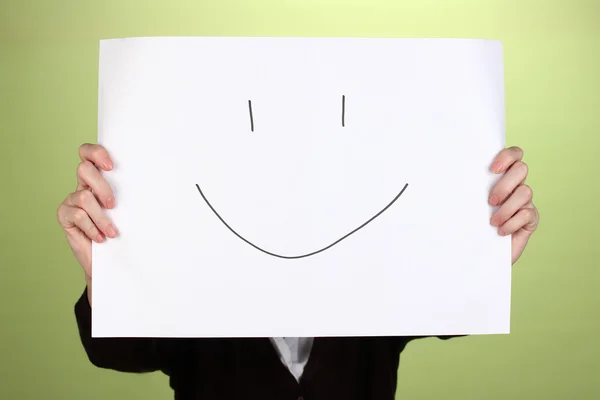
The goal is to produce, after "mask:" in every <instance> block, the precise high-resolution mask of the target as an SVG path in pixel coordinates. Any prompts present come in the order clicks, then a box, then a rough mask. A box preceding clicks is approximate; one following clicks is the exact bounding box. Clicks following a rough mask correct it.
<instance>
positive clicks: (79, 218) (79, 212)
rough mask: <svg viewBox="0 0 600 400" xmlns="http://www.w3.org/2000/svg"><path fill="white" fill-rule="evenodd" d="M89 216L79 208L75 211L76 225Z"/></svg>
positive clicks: (74, 219) (74, 220)
mask: <svg viewBox="0 0 600 400" xmlns="http://www.w3.org/2000/svg"><path fill="white" fill-rule="evenodd" d="M87 216H88V215H87V213H86V212H85V211H84V210H82V209H81V208H79V209H77V210H75V211H74V212H73V222H75V225H80V224H81V223H83V221H85V220H86V219H87Z"/></svg>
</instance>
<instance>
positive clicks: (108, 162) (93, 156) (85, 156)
mask: <svg viewBox="0 0 600 400" xmlns="http://www.w3.org/2000/svg"><path fill="white" fill-rule="evenodd" d="M79 158H81V161H89V162H91V163H92V164H94V165H96V166H97V167H98V168H101V169H103V170H105V171H110V170H111V169H113V167H114V164H113V162H112V159H111V157H110V155H109V154H108V151H106V149H105V148H104V147H103V146H101V145H99V144H90V143H84V144H82V145H81V146H79Z"/></svg>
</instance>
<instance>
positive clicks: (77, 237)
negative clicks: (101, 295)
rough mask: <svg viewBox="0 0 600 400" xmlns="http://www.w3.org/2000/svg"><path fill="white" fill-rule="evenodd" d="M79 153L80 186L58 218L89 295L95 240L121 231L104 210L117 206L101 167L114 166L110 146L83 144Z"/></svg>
mask: <svg viewBox="0 0 600 400" xmlns="http://www.w3.org/2000/svg"><path fill="white" fill-rule="evenodd" d="M79 157H80V158H81V163H80V164H79V165H78V167H77V190H76V191H75V192H73V193H70V194H69V195H68V196H67V197H66V198H65V200H64V201H63V202H62V203H61V204H60V205H59V207H58V210H57V219H58V222H59V224H60V226H61V227H62V228H63V230H64V232H65V235H66V237H67V241H68V243H69V246H70V247H71V250H72V251H73V254H74V255H75V257H76V258H77V261H79V264H81V266H82V267H83V270H84V272H85V277H86V282H87V283H88V296H89V291H90V289H91V287H90V284H91V280H92V240H93V241H95V242H98V243H102V242H103V241H105V240H106V238H107V237H108V238H114V237H116V236H117V233H118V232H117V229H116V227H115V226H114V224H113V223H112V221H110V219H109V218H108V216H107V215H106V213H105V212H104V209H111V208H113V207H114V206H115V198H114V194H113V191H112V188H111V187H110V185H109V184H108V182H107V181H106V179H104V177H103V176H102V174H101V173H100V170H99V169H101V170H103V171H110V170H112V169H113V162H112V160H111V158H110V156H109V154H108V152H107V151H106V149H105V148H104V147H102V146H100V145H97V144H88V143H86V144H83V145H81V146H80V147H79ZM90 299H91V297H90Z"/></svg>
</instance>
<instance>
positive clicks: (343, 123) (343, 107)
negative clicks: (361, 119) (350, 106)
mask: <svg viewBox="0 0 600 400" xmlns="http://www.w3.org/2000/svg"><path fill="white" fill-rule="evenodd" d="M342 126H346V96H345V95H342Z"/></svg>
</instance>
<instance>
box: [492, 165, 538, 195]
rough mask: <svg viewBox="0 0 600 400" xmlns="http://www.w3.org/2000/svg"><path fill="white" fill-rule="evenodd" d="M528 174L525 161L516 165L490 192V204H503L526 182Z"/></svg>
mask: <svg viewBox="0 0 600 400" xmlns="http://www.w3.org/2000/svg"><path fill="white" fill-rule="evenodd" d="M528 173H529V168H528V167H527V164H525V163H524V162H523V161H517V162H516V163H514V164H513V165H512V166H511V167H510V168H509V169H508V171H506V173H505V174H504V176H502V178H500V179H499V180H498V182H496V184H495V185H494V187H493V188H492V190H491V191H490V197H489V200H488V201H489V203H490V204H491V205H493V206H497V205H500V204H502V203H503V202H504V201H505V200H506V199H507V198H508V196H510V194H511V193H512V192H513V191H514V190H515V189H516V188H517V186H519V185H521V184H522V183H523V182H525V179H526V178H527V174H528Z"/></svg>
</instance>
